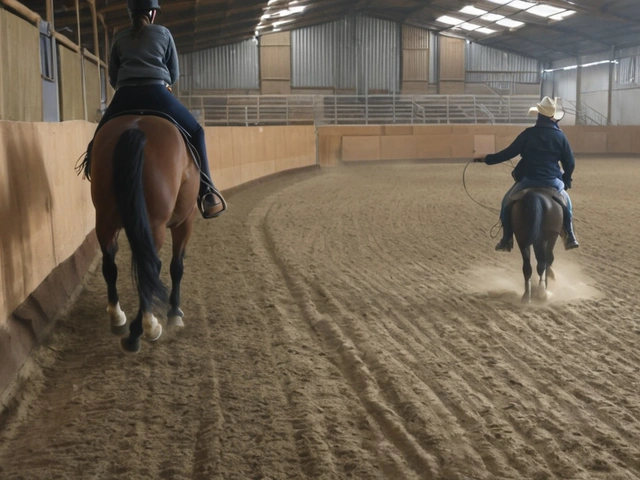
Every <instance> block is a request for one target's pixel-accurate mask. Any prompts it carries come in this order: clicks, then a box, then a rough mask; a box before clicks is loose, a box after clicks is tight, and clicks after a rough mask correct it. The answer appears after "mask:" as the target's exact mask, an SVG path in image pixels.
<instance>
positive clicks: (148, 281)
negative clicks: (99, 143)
mask: <svg viewBox="0 0 640 480" xmlns="http://www.w3.org/2000/svg"><path fill="white" fill-rule="evenodd" d="M145 144H146V138H145V135H144V132H142V131H141V130H138V129H129V130H126V131H125V132H124V133H122V135H120V138H119V139H118V143H117V144H116V147H115V150H114V152H113V185H114V189H115V193H116V202H117V207H118V213H119V214H120V218H121V219H122V223H123V226H124V230H125V232H126V234H127V239H128V240H129V245H130V246H131V256H132V263H131V269H132V272H133V278H134V281H135V283H136V287H137V288H138V294H139V295H140V301H141V304H142V305H143V307H147V308H148V307H150V306H151V304H153V303H156V302H160V303H165V302H166V301H167V298H168V295H167V288H166V287H165V285H164V284H163V283H162V281H161V280H160V267H161V262H160V258H159V257H158V253H157V251H156V247H155V243H154V241H153V236H152V234H151V226H150V223H149V215H148V213H147V206H146V201H145V198H144V189H143V186H142V166H143V164H144V146H145Z"/></svg>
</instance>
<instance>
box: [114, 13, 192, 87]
mask: <svg viewBox="0 0 640 480" xmlns="http://www.w3.org/2000/svg"><path fill="white" fill-rule="evenodd" d="M179 76H180V69H179V66H178V53H177V51H176V45H175V43H174V41H173V37H172V36H171V32H169V30H168V29H167V28H165V27H163V26H161V25H154V24H150V25H147V26H146V27H144V28H143V29H142V31H141V32H140V36H139V37H138V38H133V36H132V35H131V28H127V29H125V30H121V31H120V32H118V33H117V34H116V35H115V37H114V39H113V46H112V47H111V56H110V58H109V83H110V84H111V86H112V87H113V88H116V89H118V88H120V87H126V86H136V85H153V84H162V83H164V84H166V85H173V84H174V83H175V82H176V81H177V80H178V77H179Z"/></svg>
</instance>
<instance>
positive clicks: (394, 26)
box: [356, 16, 401, 93]
mask: <svg viewBox="0 0 640 480" xmlns="http://www.w3.org/2000/svg"><path fill="white" fill-rule="evenodd" d="M356 20H357V21H356V27H357V28H356V35H357V39H358V46H359V51H360V52H361V55H360V61H361V71H362V72H363V75H362V76H360V78H359V79H360V82H359V85H357V89H358V93H360V92H362V93H367V92H369V91H370V90H385V91H389V92H399V91H400V38H401V29H400V24H399V23H394V22H389V21H387V20H378V19H376V18H369V17H363V16H358V17H357V18H356Z"/></svg>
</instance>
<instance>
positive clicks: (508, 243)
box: [496, 236, 513, 252]
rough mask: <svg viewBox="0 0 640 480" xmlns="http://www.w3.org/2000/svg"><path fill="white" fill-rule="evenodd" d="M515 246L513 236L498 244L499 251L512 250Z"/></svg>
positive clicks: (497, 249)
mask: <svg viewBox="0 0 640 480" xmlns="http://www.w3.org/2000/svg"><path fill="white" fill-rule="evenodd" d="M512 248H513V236H512V237H511V238H509V239H506V240H505V239H504V238H503V239H502V240H500V241H499V242H498V244H497V245H496V251H497V252H510V251H511V249H512Z"/></svg>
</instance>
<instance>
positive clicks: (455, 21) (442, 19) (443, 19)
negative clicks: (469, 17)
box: [436, 15, 464, 25]
mask: <svg viewBox="0 0 640 480" xmlns="http://www.w3.org/2000/svg"><path fill="white" fill-rule="evenodd" d="M436 22H440V23H446V24H447V25H460V24H461V23H464V20H460V19H459V18H454V17H450V16H449V15H442V16H441V17H438V18H436Z"/></svg>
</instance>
